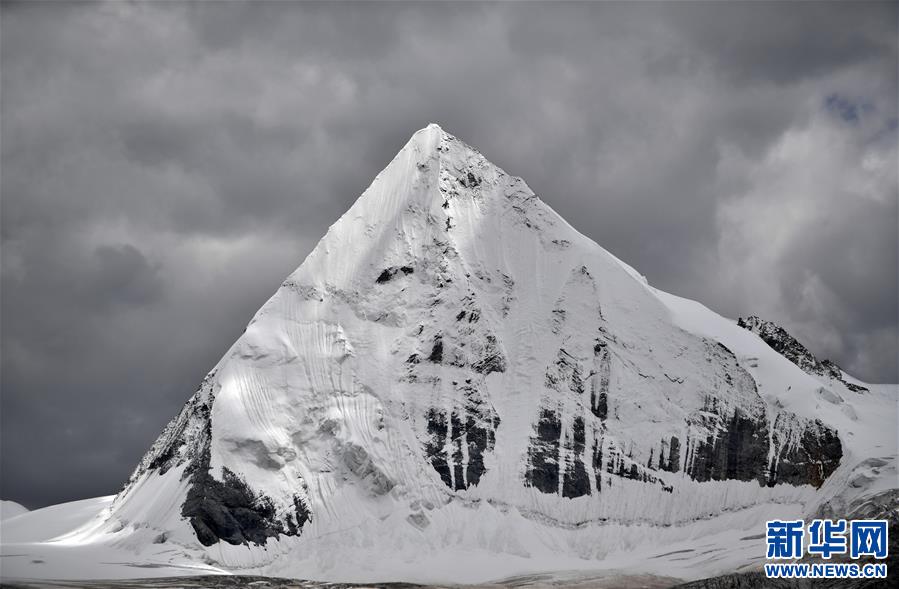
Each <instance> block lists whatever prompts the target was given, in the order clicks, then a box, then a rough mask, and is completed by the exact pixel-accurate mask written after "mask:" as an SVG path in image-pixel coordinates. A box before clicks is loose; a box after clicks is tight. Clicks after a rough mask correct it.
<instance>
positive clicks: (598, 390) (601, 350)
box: [590, 340, 611, 419]
mask: <svg viewBox="0 0 899 589" xmlns="http://www.w3.org/2000/svg"><path fill="white" fill-rule="evenodd" d="M593 364H594V374H593V377H592V378H591V380H590V411H592V412H593V415H595V416H596V417H598V418H599V419H605V418H606V417H607V415H608V413H609V378H610V376H611V357H610V356H609V348H608V346H607V345H606V343H605V342H601V341H599V340H597V342H596V345H594V346H593Z"/></svg>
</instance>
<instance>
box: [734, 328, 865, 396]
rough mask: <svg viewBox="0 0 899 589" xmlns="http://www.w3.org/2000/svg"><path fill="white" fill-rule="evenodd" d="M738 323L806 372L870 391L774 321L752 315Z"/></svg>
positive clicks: (851, 387)
mask: <svg viewBox="0 0 899 589" xmlns="http://www.w3.org/2000/svg"><path fill="white" fill-rule="evenodd" d="M737 325H739V326H740V327H742V328H744V329H748V330H749V331H751V332H753V333H755V334H756V335H758V336H759V337H760V338H762V341H764V342H765V343H766V344H768V345H769V346H770V347H771V349H773V350H774V351H776V352H777V353H778V354H780V355H781V356H783V357H784V358H786V359H787V360H789V361H790V362H792V363H793V364H795V365H796V366H798V367H799V368H801V369H802V370H803V371H804V372H806V373H808V374H814V375H817V376H823V377H826V378H832V379H834V380H838V381H840V382H842V383H843V384H844V385H846V387H847V388H849V389H850V390H852V391H855V392H857V393H860V392H867V391H868V389H866V388H865V387H863V386H859V385H857V384H853V383H850V382H846V380H844V379H843V371H842V370H841V369H840V367H839V366H837V364H836V363H835V362H832V361H831V360H818V359H817V358H816V357H815V355H814V354H812V353H811V352H810V351H809V350H808V348H806V347H805V346H803V345H802V344H801V343H800V342H799V341H798V340H797V339H796V338H794V337H793V336H792V335H790V334H789V333H787V331H786V330H785V329H784V328H783V327H781V326H779V325H778V324H776V323H774V322H773V321H765V320H764V319H760V318H759V317H756V316H755V315H752V316H750V317H747V318H746V319H743V318H742V317H741V318H739V319H738V320H737Z"/></svg>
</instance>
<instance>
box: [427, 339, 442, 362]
mask: <svg viewBox="0 0 899 589" xmlns="http://www.w3.org/2000/svg"><path fill="white" fill-rule="evenodd" d="M428 361H429V362H433V363H435V364H440V362H442V361H443V337H441V336H439V335H435V336H434V345H433V346H431V354H430V355H429V356H428Z"/></svg>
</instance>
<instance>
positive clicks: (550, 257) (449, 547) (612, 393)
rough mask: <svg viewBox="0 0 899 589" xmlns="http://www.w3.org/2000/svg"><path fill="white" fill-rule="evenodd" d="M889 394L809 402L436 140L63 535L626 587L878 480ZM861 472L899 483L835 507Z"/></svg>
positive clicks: (373, 572) (270, 570)
mask: <svg viewBox="0 0 899 589" xmlns="http://www.w3.org/2000/svg"><path fill="white" fill-rule="evenodd" d="M769 365H770V366H769ZM835 383H836V384H835ZM822 391H823V392H822ZM865 393H868V395H867V397H863V396H862V395H863V394H865ZM891 395H892V396H893V402H895V390H894V389H883V390H881V389H877V388H875V389H874V390H873V391H867V389H864V388H863V387H860V386H859V387H850V386H848V383H847V382H845V381H842V380H837V381H833V380H832V379H831V380H828V381H827V382H823V381H821V380H817V379H816V378H815V376H814V375H809V374H806V373H804V372H803V371H802V370H800V369H799V368H798V367H797V366H796V365H794V364H792V363H790V362H788V361H786V360H785V359H784V358H783V357H781V356H780V355H778V354H777V353H776V352H775V351H774V350H773V349H772V348H769V347H767V346H766V345H765V343H764V342H762V341H761V340H760V339H759V338H758V337H756V335H754V334H753V333H750V331H747V330H744V329H741V328H740V327H738V326H737V325H736V324H735V323H734V322H732V321H729V320H726V319H723V318H721V317H719V316H718V315H715V314H714V313H712V312H711V311H709V310H707V309H705V308H704V307H701V305H698V304H696V303H692V302H691V301H685V300H684V299H679V298H677V297H673V296H672V295H667V294H665V293H661V292H660V291H657V290H655V289H653V288H652V287H650V286H648V285H647V284H646V282H645V280H643V279H642V277H640V276H639V274H637V273H636V272H635V271H634V270H633V269H631V268H630V267H628V266H626V265H625V264H623V263H622V262H620V261H619V260H617V259H616V258H615V257H614V256H612V255H611V254H609V253H608V252H606V251H605V250H604V249H602V248H601V247H599V246H598V245H596V244H595V243H594V242H593V241H591V240H589V239H587V238H586V237H584V236H582V235H581V234H579V233H578V232H577V231H575V230H574V229H573V228H572V227H571V226H570V225H568V223H566V222H565V221H564V220H563V219H562V218H561V217H559V216H558V215H557V214H556V213H555V212H554V211H553V210H552V209H551V208H550V207H549V206H547V205H546V204H545V203H543V202H542V201H541V200H540V199H539V198H538V197H536V196H535V195H534V194H533V192H532V191H531V190H530V189H529V188H528V187H527V185H526V184H525V183H524V182H523V181H522V180H521V179H519V178H515V177H511V176H509V175H507V174H506V173H505V172H503V171H502V170H501V169H499V168H497V167H496V166H494V165H493V164H491V163H490V162H488V161H487V160H486V159H485V158H484V157H483V156H482V155H481V154H480V153H478V152H477V151H476V150H474V149H472V148H471V147H469V146H467V145H465V144H464V143H462V142H461V141H459V140H458V139H456V138H454V137H452V136H451V135H449V134H447V133H445V132H444V131H443V130H442V129H440V128H439V127H438V126H436V125H431V126H429V127H427V128H426V129H423V130H421V131H419V132H418V133H416V134H415V135H414V136H413V137H412V139H411V140H410V141H409V143H407V145H406V146H405V147H403V149H402V150H401V151H400V152H399V154H397V156H396V157H395V158H394V159H393V161H392V162H391V163H390V164H389V165H388V166H387V168H385V169H384V171H382V172H381V174H379V175H378V176H377V178H376V179H375V180H374V182H373V183H372V185H371V186H370V187H369V188H368V189H367V190H366V191H365V192H364V193H363V194H362V196H361V197H360V198H359V199H358V201H357V202H356V203H355V204H354V205H353V206H352V207H351V208H350V210H349V211H348V212H347V213H346V214H345V215H343V217H341V218H340V219H339V220H338V221H337V222H336V223H335V224H334V225H333V226H331V228H330V229H329V230H328V233H327V234H326V235H325V237H324V238H323V239H322V240H321V242H319V244H318V245H317V246H316V248H315V249H314V250H313V252H312V253H311V254H309V256H308V257H307V258H306V260H305V261H304V262H303V264H302V265H301V266H300V267H299V268H298V269H297V270H296V271H295V272H294V273H293V274H291V275H290V276H289V277H288V278H287V279H286V280H285V281H284V283H283V284H282V285H281V287H280V288H279V289H278V291H277V292H276V293H275V295H274V296H273V297H272V298H271V299H269V301H268V302H266V303H265V305H263V307H262V308H261V309H260V310H259V312H258V313H257V314H256V316H255V317H254V318H253V320H252V321H251V322H250V324H249V326H248V327H247V329H246V331H245V333H244V334H243V335H242V336H241V337H240V339H239V340H238V341H237V342H236V343H235V344H234V345H233V346H232V348H231V349H230V350H229V351H228V352H227V353H226V354H225V356H224V357H223V358H222V360H221V361H220V362H219V363H218V365H217V366H216V367H214V368H213V370H212V371H211V372H210V373H209V375H208V376H207V377H206V379H205V380H204V382H203V383H202V385H201V386H200V388H199V390H198V391H197V392H196V394H195V395H194V396H193V397H192V398H191V399H190V400H189V401H188V402H187V404H186V405H185V407H184V408H183V410H182V411H181V413H180V414H179V415H178V416H177V417H176V418H175V419H174V420H173V421H172V422H171V423H170V424H169V425H168V426H167V427H166V429H165V431H164V432H163V433H162V435H161V436H160V438H159V439H158V440H157V441H156V443H155V444H154V445H153V447H152V448H151V449H150V451H149V452H148V453H147V455H146V456H145V457H144V458H143V460H142V461H141V463H140V464H139V465H138V467H137V469H136V470H135V472H134V474H133V475H132V477H131V479H130V480H129V481H128V483H127V484H126V486H125V488H124V489H123V490H122V492H121V493H120V494H119V495H118V496H117V497H116V499H115V501H114V502H113V504H112V505H111V507H110V508H109V509H108V510H106V511H104V512H103V513H102V514H101V515H100V516H99V517H98V518H96V519H95V520H94V521H93V522H91V523H90V524H88V525H86V526H84V527H83V528H81V529H79V530H76V531H75V532H73V533H72V534H69V535H68V536H66V537H65V538H63V539H62V540H61V541H63V542H66V543H69V544H90V543H106V544H109V545H113V546H116V547H117V548H119V549H124V550H130V551H136V552H138V553H140V554H142V555H143V558H147V559H151V560H154V559H169V560H171V559H172V558H176V559H183V560H186V561H191V560H192V561H202V562H206V563H209V564H211V565H214V566H216V567H221V568H224V569H228V570H233V571H242V572H261V573H264V574H276V575H281V576H295V577H305V578H321V579H331V580H372V579H374V578H378V579H384V578H386V577H390V578H391V579H409V580H430V581H435V580H443V581H464V580H467V579H470V580H481V579H484V578H490V577H491V576H502V575H503V574H512V573H516V572H519V571H520V570H521V568H522V567H525V568H527V567H531V568H532V569H533V568H534V567H536V570H539V569H540V568H559V567H569V568H580V567H584V566H587V565H585V563H586V562H591V563H593V564H592V565H590V566H594V567H595V566H599V565H598V564H597V563H600V562H603V559H604V558H607V562H614V563H616V566H625V565H624V564H620V563H627V562H630V561H628V560H627V558H618V559H615V558H613V556H614V555H620V554H621V553H622V552H634V551H635V550H637V549H638V548H641V547H642V548H645V549H648V550H653V549H654V548H653V547H655V546H670V545H671V544H673V543H676V542H682V541H687V540H689V539H690V538H693V537H695V535H696V534H697V533H698V530H702V534H704V535H710V536H714V535H715V534H731V533H734V532H733V531H734V530H749V532H748V533H749V534H757V533H758V532H759V530H760V529H761V528H760V527H758V526H761V525H763V522H764V520H765V519H766V517H769V516H777V517H802V516H804V515H806V514H809V513H811V512H812V511H814V510H816V509H820V508H821V507H822V505H824V504H825V503H826V502H828V501H831V502H833V501H835V500H840V501H849V500H854V499H855V498H856V497H857V496H858V495H859V494H861V493H863V492H866V491H867V490H869V489H872V488H874V487H877V488H878V489H879V488H880V487H878V485H880V486H882V485H883V484H887V485H889V484H890V483H889V482H887V483H883V480H884V479H886V480H887V481H889V473H890V472H893V473H895V454H896V451H895V443H892V447H890V444H891V442H890V436H891V433H890V431H892V432H895V415H893V416H892V428H893V429H892V430H889V428H890V421H889V419H890V418H889V416H888V415H887V417H886V418H883V417H870V418H869V415H872V416H874V415H875V414H878V412H880V413H881V414H882V413H883V412H882V411H881V409H882V408H883V407H889V403H890V396H891ZM835 399H839V402H836V401H835ZM812 401H814V403H812ZM820 402H826V403H828V406H827V407H826V408H824V409H821V408H820V407H819V406H814V404H815V403H817V404H820ZM831 405H833V406H834V407H831ZM874 419H887V421H885V422H883V423H879V422H878V423H873V422H872V421H871V420H874ZM865 428H867V429H868V433H867V434H866V435H867V438H866V439H865V440H862V441H859V438H860V437H862V436H859V435H857V433H856V432H857V431H860V430H863V429H865ZM847 436H849V438H847ZM869 459H877V460H882V461H885V462H882V463H878V464H879V466H877V468H879V469H880V470H878V471H877V473H875V475H874V476H871V475H870V468H871V465H870V464H869V465H868V466H867V467H864V468H867V469H868V470H867V471H865V472H866V473H867V475H865V476H868V479H865V480H866V481H868V482H866V483H865V484H864V485H861V486H860V487H853V488H852V490H848V491H847V489H849V488H850V486H851V485H850V483H851V481H855V482H858V481H859V480H861V479H859V476H861V475H860V474H859V473H860V472H861V471H859V468H860V467H859V464H861V463H863V462H864V461H865V460H869ZM890 469H892V470H890ZM872 481H873V482H872ZM697 526H699V527H697ZM753 526H755V527H753ZM746 535H747V534H743V536H746ZM151 545H152V546H155V548H152V549H149V550H148V549H147V546H151ZM163 554H164V555H165V556H163ZM759 554H760V555H761V554H762V553H761V552H760V553H759ZM173 555H174V556H173ZM741 558H743V559H744V560H742V561H741V560H739V559H741ZM745 558H746V557H745V556H743V555H742V553H739V554H736V555H735V556H733V557H732V558H731V559H730V560H728V559H723V560H722V559H720V558H710V557H708V558H707V557H701V558H700V557H698V556H697V557H696V558H695V559H693V560H690V561H689V562H690V566H691V567H694V568H695V569H696V572H697V573H699V574H702V573H700V571H702V572H721V571H727V570H729V567H734V566H737V565H741V564H745ZM682 560H687V559H682ZM632 561H633V562H632V563H631V565H630V566H633V567H637V568H643V569H647V567H649V568H651V567H650V565H649V564H645V563H641V562H640V560H639V559H636V560H634V559H632ZM463 562H466V563H469V564H471V566H470V567H468V568H467V569H466V570H464V571H461V570H460V567H459V564H458V563H463ZM666 563H667V564H668V565H670V564H671V563H670V562H669V561H668V560H665V559H662V560H659V561H656V564H654V565H652V566H659V567H664V566H666ZM650 564H651V563H650ZM703 567H704V568H703ZM463 568H465V567H463ZM690 574H693V573H690Z"/></svg>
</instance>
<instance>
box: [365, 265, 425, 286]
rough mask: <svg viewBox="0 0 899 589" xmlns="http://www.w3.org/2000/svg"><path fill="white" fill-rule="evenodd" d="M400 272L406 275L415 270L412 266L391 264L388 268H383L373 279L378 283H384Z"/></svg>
mask: <svg viewBox="0 0 899 589" xmlns="http://www.w3.org/2000/svg"><path fill="white" fill-rule="evenodd" d="M400 272H402V274H403V275H405V276H408V275H409V274H412V273H413V272H415V269H414V268H412V266H399V267H397V266H391V267H390V268H385V269H384V270H383V271H382V272H381V273H380V274H379V275H378V278H377V279H376V280H375V282H377V283H378V284H384V283H385V282H390V281H391V280H392V279H393V278H394V277H395V276H396V275H397V274H398V273H400Z"/></svg>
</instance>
